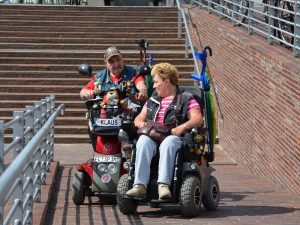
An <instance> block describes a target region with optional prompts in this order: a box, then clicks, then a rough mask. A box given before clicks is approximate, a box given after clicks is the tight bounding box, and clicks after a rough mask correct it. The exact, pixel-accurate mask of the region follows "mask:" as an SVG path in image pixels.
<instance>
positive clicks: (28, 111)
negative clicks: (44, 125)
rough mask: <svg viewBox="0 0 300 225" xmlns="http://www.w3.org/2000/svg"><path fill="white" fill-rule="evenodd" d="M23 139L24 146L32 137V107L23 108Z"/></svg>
mask: <svg viewBox="0 0 300 225" xmlns="http://www.w3.org/2000/svg"><path fill="white" fill-rule="evenodd" d="M25 114H27V115H26V116H25V132H26V134H25V137H24V143H25V145H26V144H27V143H28V142H29V141H30V140H31V138H32V137H33V135H34V108H33V106H26V107H25Z"/></svg>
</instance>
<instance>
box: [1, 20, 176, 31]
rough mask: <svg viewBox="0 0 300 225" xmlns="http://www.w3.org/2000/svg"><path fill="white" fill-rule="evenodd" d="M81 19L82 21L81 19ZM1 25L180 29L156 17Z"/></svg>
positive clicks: (16, 21) (47, 21) (172, 23)
mask: <svg viewBox="0 0 300 225" xmlns="http://www.w3.org/2000/svg"><path fill="white" fill-rule="evenodd" d="M79 18H80V19H79ZM0 24H1V27H2V26H3V27H7V26H10V27H17V26H26V27H47V28H48V29H52V28H55V27H56V28H57V27H59V28H65V27H66V28H68V27H71V28H72V27H74V28H84V29H89V28H105V27H106V28H108V27H110V28H121V27H126V28H127V30H130V31H131V28H147V29H151V30H152V28H156V27H160V28H176V29H177V27H178V22H177V21H176V20H174V19H173V20H172V19H171V20H169V21H168V22H165V21H159V20H156V17H153V18H151V19H148V20H140V21H139V20H137V21H131V20H129V21H128V20H127V18H125V19H123V20H122V21H116V22H113V21H102V20H97V21H81V17H78V18H77V19H75V20H74V19H73V20H71V21H60V20H53V19H51V18H50V19H49V18H48V19H47V20H46V21H39V20H32V19H31V18H27V19H25V20H17V19H14V20H9V19H6V18H5V19H2V18H1V17H0Z"/></svg>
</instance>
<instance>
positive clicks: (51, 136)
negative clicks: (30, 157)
mask: <svg viewBox="0 0 300 225" xmlns="http://www.w3.org/2000/svg"><path fill="white" fill-rule="evenodd" d="M50 100H51V113H53V112H54V109H55V96H54V95H52V96H50ZM49 141H50V144H49V146H48V148H49V157H50V161H51V162H52V161H53V160H54V124H52V127H51V128H50V130H49Z"/></svg>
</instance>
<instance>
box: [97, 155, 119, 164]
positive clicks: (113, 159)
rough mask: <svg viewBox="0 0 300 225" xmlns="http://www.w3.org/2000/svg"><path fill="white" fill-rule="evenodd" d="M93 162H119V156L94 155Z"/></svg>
mask: <svg viewBox="0 0 300 225" xmlns="http://www.w3.org/2000/svg"><path fill="white" fill-rule="evenodd" d="M94 162H98V163H100V162H113V163H120V162H121V158H120V157H116V156H99V157H94Z"/></svg>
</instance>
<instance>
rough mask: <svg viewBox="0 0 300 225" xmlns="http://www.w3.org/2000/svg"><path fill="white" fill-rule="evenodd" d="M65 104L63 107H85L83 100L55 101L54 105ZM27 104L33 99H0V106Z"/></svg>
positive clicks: (21, 105)
mask: <svg viewBox="0 0 300 225" xmlns="http://www.w3.org/2000/svg"><path fill="white" fill-rule="evenodd" d="M60 104H65V108H66V109H67V108H82V109H85V105H84V102H83V101H82V100H78V101H69V100H65V101H55V105H56V106H59V105H60ZM27 105H33V101H30V100H24V101H23V100H2V101H0V108H25V106H27Z"/></svg>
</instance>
